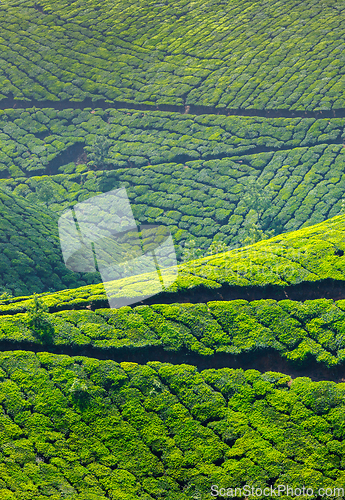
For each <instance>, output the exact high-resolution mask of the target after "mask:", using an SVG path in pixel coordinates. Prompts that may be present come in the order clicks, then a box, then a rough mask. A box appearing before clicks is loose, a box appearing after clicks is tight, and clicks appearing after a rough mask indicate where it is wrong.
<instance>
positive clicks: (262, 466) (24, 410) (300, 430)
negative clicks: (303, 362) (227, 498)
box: [0, 351, 345, 500]
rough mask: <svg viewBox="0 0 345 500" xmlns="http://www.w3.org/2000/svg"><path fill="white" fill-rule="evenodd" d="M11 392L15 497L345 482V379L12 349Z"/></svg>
mask: <svg viewBox="0 0 345 500" xmlns="http://www.w3.org/2000/svg"><path fill="white" fill-rule="evenodd" d="M0 398H1V403H0V405H1V407H2V409H3V413H2V415H1V418H0V420H1V454H0V470H1V472H2V474H1V484H0V495H1V496H3V498H6V499H8V500H17V499H23V500H44V499H46V498H62V497H66V496H71V497H73V498H75V499H76V500H79V499H80V500H82V499H85V498H88V499H90V500H91V499H92V500H95V499H96V498H97V500H106V499H109V498H122V499H124V500H133V498H137V499H140V500H154V499H158V498H164V499H166V500H187V499H189V498H191V495H193V497H194V498H195V497H198V496H199V497H201V498H203V499H211V498H214V496H212V495H211V492H212V490H211V486H212V485H218V487H219V488H235V487H241V488H243V487H244V486H245V485H250V488H251V487H252V486H253V487H255V488H262V489H264V488H265V487H270V486H272V487H275V488H276V487H277V485H279V484H289V486H290V487H293V488H302V487H303V486H305V487H309V488H313V489H314V490H315V492H317V490H318V489H319V488H324V489H326V488H332V495H327V496H325V497H324V498H325V499H328V498H334V494H333V491H334V488H343V487H344V474H345V471H344V447H343V444H342V443H343V439H344V409H345V408H344V404H345V388H344V384H338V385H337V384H335V383H333V382H311V381H310V379H308V378H297V379H295V380H293V381H291V379H290V377H288V376H286V375H283V374H280V373H276V372H267V373H263V374H261V373H260V372H258V371H256V370H247V371H243V370H233V369H229V368H224V369H221V370H214V369H212V370H205V371H202V372H200V373H199V372H198V371H197V370H196V368H195V367H193V366H189V365H177V366H174V365H170V364H162V363H159V362H152V363H148V364H147V365H138V364H137V363H120V364H118V363H115V362H113V361H99V360H96V359H92V358H85V357H69V356H58V355H54V354H49V353H39V354H37V355H35V354H33V353H30V352H24V351H17V352H11V351H9V352H2V353H0ZM335 496H336V495H335ZM341 496H343V495H341V490H339V494H338V497H341ZM258 498H263V495H261V496H260V495H259V496H258ZM313 498H315V496H314V497H313Z"/></svg>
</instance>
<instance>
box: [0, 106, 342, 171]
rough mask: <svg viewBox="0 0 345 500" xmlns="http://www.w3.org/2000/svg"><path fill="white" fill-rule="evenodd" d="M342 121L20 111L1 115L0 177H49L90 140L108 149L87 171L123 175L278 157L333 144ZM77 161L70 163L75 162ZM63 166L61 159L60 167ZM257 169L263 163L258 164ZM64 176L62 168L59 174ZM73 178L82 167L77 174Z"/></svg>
mask: <svg viewBox="0 0 345 500" xmlns="http://www.w3.org/2000/svg"><path fill="white" fill-rule="evenodd" d="M344 126H345V120H344V119H343V118H332V119H318V120H316V119H314V118H304V119H302V118H259V117H253V118H251V117H238V116H217V115H200V116H197V115H183V114H180V113H167V112H158V111H143V112H138V111H130V110H114V109H107V110H102V109H99V108H98V109H97V108H96V109H94V110H92V109H91V108H85V109H68V108H67V109H63V110H55V109H52V108H42V109H37V108H27V109H5V110H0V146H1V157H0V172H1V175H2V177H6V174H10V175H11V177H21V176H28V175H33V174H35V173H44V172H45V171H47V170H48V171H49V166H50V164H51V162H53V161H54V160H56V158H59V157H60V156H61V155H62V158H63V154H64V153H66V151H69V150H71V151H73V146H75V145H78V144H83V145H85V146H86V150H88V151H91V150H92V145H93V142H94V139H95V136H102V137H103V138H104V141H106V142H107V148H106V150H105V158H98V159H97V158H96V159H95V161H94V165H93V168H96V169H97V168H98V169H102V168H104V167H105V166H106V168H110V169H114V168H121V167H122V168H124V167H133V166H134V167H142V166H147V165H156V164H159V163H167V162H176V161H179V160H183V161H188V160H198V159H212V158H222V157H229V156H234V155H243V154H248V153H250V152H251V151H252V150H256V149H257V148H259V149H260V148H261V149H262V148H263V149H264V150H270V151H277V150H279V151H280V150H281V149H293V148H297V147H310V146H314V145H318V144H327V143H340V142H341V140H342V138H344V137H345V132H344ZM75 161H76V158H75ZM66 163H69V162H68V161H65V163H63V159H61V167H63V166H64V165H65V164H66ZM256 163H257V165H256V167H257V168H259V169H260V168H263V167H264V166H265V163H262V161H261V162H260V160H258V161H257V162H256ZM69 169H71V166H70V165H66V166H65V168H64V170H65V171H66V170H67V171H68V170H69ZM76 169H77V171H78V170H80V169H81V167H76Z"/></svg>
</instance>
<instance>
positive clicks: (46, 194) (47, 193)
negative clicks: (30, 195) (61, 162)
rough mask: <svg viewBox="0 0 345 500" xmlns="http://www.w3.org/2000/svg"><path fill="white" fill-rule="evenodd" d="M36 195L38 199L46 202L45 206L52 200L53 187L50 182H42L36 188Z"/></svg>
mask: <svg viewBox="0 0 345 500" xmlns="http://www.w3.org/2000/svg"><path fill="white" fill-rule="evenodd" d="M37 197H38V199H39V200H40V201H43V202H44V203H46V205H47V207H49V205H50V204H51V203H53V202H54V198H55V196H54V187H53V184H52V183H51V182H44V183H42V184H41V185H40V187H39V188H38V190H37Z"/></svg>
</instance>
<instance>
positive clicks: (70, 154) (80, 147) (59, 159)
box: [45, 142, 84, 175]
mask: <svg viewBox="0 0 345 500" xmlns="http://www.w3.org/2000/svg"><path fill="white" fill-rule="evenodd" d="M83 153H84V144H83V143H80V142H78V143H77V144H73V145H72V146H69V147H68V148H67V149H65V150H64V151H62V152H61V153H60V154H58V155H57V156H55V158H54V159H53V160H52V161H51V162H49V164H48V165H47V168H46V172H45V173H46V175H57V174H59V173H60V172H59V168H60V167H62V166H63V165H67V163H71V162H73V163H78V159H79V158H80V157H81V156H82V155H83Z"/></svg>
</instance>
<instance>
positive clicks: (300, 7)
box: [0, 0, 345, 110]
mask: <svg viewBox="0 0 345 500" xmlns="http://www.w3.org/2000/svg"><path fill="white" fill-rule="evenodd" d="M344 16H345V9H344V6H343V5H342V3H334V2H332V3H329V2H327V1H322V2H320V1H315V0H308V1H307V2H303V3H300V2H297V1H296V0H289V1H288V2H286V1H282V0H278V1H277V0H266V1H264V2H260V3H258V2H251V1H245V2H242V1H239V0H233V1H232V2H231V3H230V4H224V2H221V1H220V0H217V1H216V2H214V1H207V2H204V1H200V0H199V1H197V2H193V3H188V2H187V3H186V2H185V1H182V0H181V1H178V2H175V1H174V2H169V1H168V2H163V3H161V4H155V3H154V2H144V3H141V4H139V5H138V3H137V2H130V3H127V4H126V5H125V6H124V4H123V2H120V1H116V2H114V1H110V0H108V1H106V2H102V3H101V4H99V2H97V1H96V0H88V1H87V2H86V3H85V2H82V3H76V2H73V3H70V2H69V1H66V0H62V1H58V2H56V1H52V0H40V1H39V2H34V1H32V0H21V1H20V2H19V3H18V2H16V1H14V0H10V1H8V2H6V3H2V4H1V5H0V24H1V26H2V37H1V46H0V50H1V64H0V67H1V74H0V88H1V95H0V98H2V99H6V97H7V98H8V97H9V96H10V97H11V96H12V95H13V96H14V97H15V98H16V99H37V100H43V99H45V100H56V101H57V100H63V99H72V100H83V99H85V98H90V99H93V100H96V99H105V100H111V101H113V100H118V101H129V102H137V103H150V104H162V105H164V104H173V105H184V104H187V105H190V104H196V105H207V106H220V107H228V108H258V109H262V108H266V109H267V108H268V109H270V108H272V109H296V110H300V109H302V110H303V109H307V110H314V109H337V108H345V100H344V97H345V94H344V92H345V91H344V88H345V86H344V72H343V68H344V50H343V49H344V42H343V36H344V29H345V28H344V26H345V23H344Z"/></svg>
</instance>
